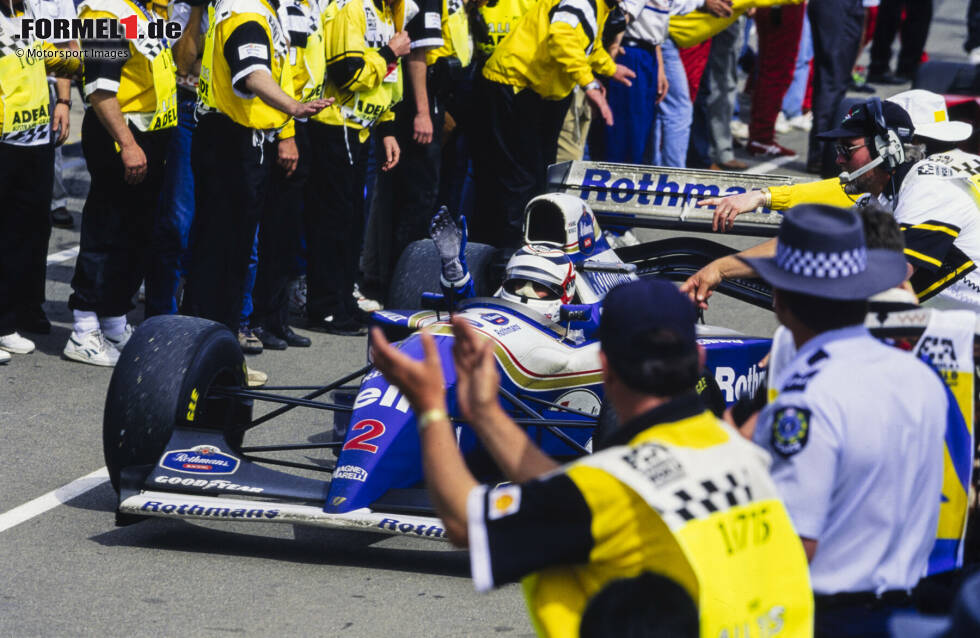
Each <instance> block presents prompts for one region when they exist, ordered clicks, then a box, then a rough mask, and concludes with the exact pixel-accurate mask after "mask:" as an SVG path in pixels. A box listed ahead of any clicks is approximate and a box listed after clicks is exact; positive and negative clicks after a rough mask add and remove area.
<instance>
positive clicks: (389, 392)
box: [354, 385, 410, 413]
mask: <svg viewBox="0 0 980 638" xmlns="http://www.w3.org/2000/svg"><path fill="white" fill-rule="evenodd" d="M379 399H380V401H379ZM375 403H377V404H378V405H380V406H381V407H384V408H394V409H396V410H398V411H399V412H402V413H408V410H409V407H410V406H409V405H408V399H406V398H405V395H404V394H402V393H401V391H400V390H399V389H398V388H397V387H395V386H393V385H389V386H388V387H387V388H364V389H363V390H361V392H360V394H358V395H357V398H355V399H354V409H355V410H360V409H361V408H366V407H367V406H369V405H374V404H375Z"/></svg>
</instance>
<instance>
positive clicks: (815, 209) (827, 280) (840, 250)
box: [742, 204, 907, 300]
mask: <svg viewBox="0 0 980 638" xmlns="http://www.w3.org/2000/svg"><path fill="white" fill-rule="evenodd" d="M742 261H744V262H745V263H747V264H748V265H749V266H751V267H752V268H754V269H755V271H756V272H757V273H759V276H760V277H761V278H762V279H764V280H765V281H766V282H768V283H769V284H771V285H772V287H773V288H779V289H782V290H789V291H793V292H799V293H803V294H806V295H811V296H814V297H823V298H826V299H840V300H858V299H867V298H868V297H870V296H871V295H873V294H875V293H878V292H881V291H882V290H888V289H889V288H894V287H895V286H897V285H898V284H900V283H902V281H904V280H905V276H906V272H907V271H906V263H905V257H904V256H903V255H902V254H901V253H898V252H895V251H892V250H882V249H870V250H869V249H868V248H867V246H865V242H864V228H863V227H862V226H861V218H860V217H859V216H858V215H857V213H855V212H854V211H853V210H849V209H845V208H836V207H834V206H824V205H821V204H804V205H802V206H796V207H795V208H791V209H789V210H788V211H786V215H785V216H784V218H783V223H782V225H781V226H780V228H779V245H778V246H777V247H776V256H775V257H769V258H743V259H742Z"/></svg>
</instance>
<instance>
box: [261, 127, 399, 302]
mask: <svg viewBox="0 0 980 638" xmlns="http://www.w3.org/2000/svg"><path fill="white" fill-rule="evenodd" d="M358 133H359V131H357V130H355V129H352V128H345V127H343V126H331V125H328V124H321V123H320V122H316V121H313V120H311V121H310V123H309V134H310V147H311V158H312V175H313V177H312V178H311V179H310V180H309V182H308V183H307V187H306V208H305V211H304V221H305V225H306V247H307V253H308V258H307V267H306V311H307V315H308V317H309V318H310V320H313V321H317V320H320V319H323V318H324V317H326V316H329V315H333V317H334V320H335V321H346V320H350V319H353V318H354V317H355V316H356V311H357V304H356V303H355V301H354V296H353V292H354V281H355V279H356V277H357V264H358V259H359V258H360V255H361V238H362V237H363V235H364V178H365V174H366V172H367V155H368V145H367V143H364V144H361V142H360V141H359V139H358ZM345 136H346V138H347V139H346V141H345V139H344V138H345ZM348 150H349V151H350V154H349V155H348ZM379 179H380V178H379ZM259 268H260V269H261V268H262V251H261V246H260V248H259Z"/></svg>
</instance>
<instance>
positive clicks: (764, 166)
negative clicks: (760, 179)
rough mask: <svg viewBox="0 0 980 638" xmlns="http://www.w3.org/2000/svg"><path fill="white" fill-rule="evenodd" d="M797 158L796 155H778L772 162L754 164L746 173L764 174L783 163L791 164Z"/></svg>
mask: <svg viewBox="0 0 980 638" xmlns="http://www.w3.org/2000/svg"><path fill="white" fill-rule="evenodd" d="M795 159H796V156H793V157H777V158H776V159H774V160H772V161H770V162H763V163H761V164H758V165H756V166H753V167H752V168H750V169H747V170H746V171H745V172H746V173H751V174H753V175H762V174H764V173H770V172H772V171H774V170H776V169H777V168H779V167H780V166H782V165H783V164H789V163H790V162H792V161H793V160H795Z"/></svg>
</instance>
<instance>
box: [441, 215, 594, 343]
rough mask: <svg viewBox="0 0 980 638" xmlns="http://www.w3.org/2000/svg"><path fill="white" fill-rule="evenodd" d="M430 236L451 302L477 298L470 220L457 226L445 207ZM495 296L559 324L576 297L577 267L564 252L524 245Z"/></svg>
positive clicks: (463, 218) (513, 258)
mask: <svg viewBox="0 0 980 638" xmlns="http://www.w3.org/2000/svg"><path fill="white" fill-rule="evenodd" d="M429 236H430V237H432V241H434V242H435V244H436V249H437V250H438V251H439V257H440V259H441V260H442V273H441V275H440V278H439V283H440V284H441V285H442V289H443V294H444V295H445V296H446V298H447V299H452V300H454V301H456V300H460V299H468V298H470V297H473V296H475V290H474V286H473V278H472V277H471V276H470V273H469V269H468V268H467V267H466V257H465V251H466V218H465V217H461V218H460V224H458V225H457V224H456V221H455V220H454V219H453V217H452V215H451V214H450V212H449V210H448V209H446V207H442V208H440V209H439V211H438V212H437V213H436V214H435V216H433V218H432V222H431V223H430V224H429ZM494 297H498V298H500V299H506V300H507V301H512V302H515V303H520V304H524V305H525V306H527V308H529V309H530V310H533V311H535V312H537V313H538V314H540V315H542V316H544V318H545V319H547V320H548V322H549V323H552V324H554V323H557V322H558V320H559V314H560V311H561V307H562V305H564V304H571V303H572V302H573V299H574V298H575V264H573V263H572V260H571V259H569V257H568V255H566V254H565V253H564V252H563V251H561V250H558V249H557V248H555V247H554V246H551V245H548V244H527V245H525V246H522V247H521V248H520V249H519V250H518V251H517V252H515V253H514V255H513V256H512V257H511V258H510V260H509V261H508V262H507V266H506V269H505V274H504V283H503V285H502V286H501V287H500V288H499V289H498V290H497V292H495V293H494Z"/></svg>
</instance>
